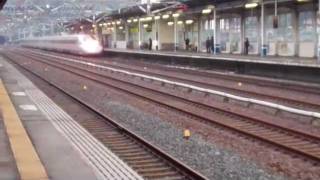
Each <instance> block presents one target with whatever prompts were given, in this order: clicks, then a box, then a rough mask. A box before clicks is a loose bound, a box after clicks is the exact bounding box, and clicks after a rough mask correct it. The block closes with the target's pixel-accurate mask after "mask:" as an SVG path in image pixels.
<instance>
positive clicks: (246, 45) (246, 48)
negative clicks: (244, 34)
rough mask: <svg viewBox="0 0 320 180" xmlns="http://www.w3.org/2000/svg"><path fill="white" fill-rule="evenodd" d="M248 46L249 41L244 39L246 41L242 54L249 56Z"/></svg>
mask: <svg viewBox="0 0 320 180" xmlns="http://www.w3.org/2000/svg"><path fill="white" fill-rule="evenodd" d="M249 46H250V42H249V39H248V38H246V40H245V41H244V54H245V55H248V54H249Z"/></svg>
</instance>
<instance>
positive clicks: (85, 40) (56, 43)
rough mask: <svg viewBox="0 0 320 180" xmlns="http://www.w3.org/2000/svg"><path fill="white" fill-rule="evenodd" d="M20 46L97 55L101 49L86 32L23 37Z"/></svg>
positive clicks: (97, 42)
mask: <svg viewBox="0 0 320 180" xmlns="http://www.w3.org/2000/svg"><path fill="white" fill-rule="evenodd" d="M20 45H21V46H22V47H28V48H36V49H43V50H49V51H57V52H65V53H71V54H77V55H98V54H101V53H102V51H103V47H102V45H101V44H100V42H99V40H98V39H97V38H95V37H94V36H92V35H88V34H75V35H62V36H48V37H38V38H30V39H25V40H22V41H21V42H20Z"/></svg>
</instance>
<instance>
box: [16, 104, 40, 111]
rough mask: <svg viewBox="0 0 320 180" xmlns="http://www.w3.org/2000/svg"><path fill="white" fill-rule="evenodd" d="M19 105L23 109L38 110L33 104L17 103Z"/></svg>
mask: <svg viewBox="0 0 320 180" xmlns="http://www.w3.org/2000/svg"><path fill="white" fill-rule="evenodd" d="M19 107H20V108H21V109H23V110H25V111H37V110H38V108H37V107H36V106H35V105H31V104H24V105H19Z"/></svg>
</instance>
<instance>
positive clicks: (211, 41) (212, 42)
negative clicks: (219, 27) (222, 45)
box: [210, 36, 214, 53]
mask: <svg viewBox="0 0 320 180" xmlns="http://www.w3.org/2000/svg"><path fill="white" fill-rule="evenodd" d="M210 44H211V52H212V53H213V52H214V39H213V36H211V40H210Z"/></svg>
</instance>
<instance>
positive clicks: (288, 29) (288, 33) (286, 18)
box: [266, 13, 294, 42]
mask: <svg viewBox="0 0 320 180" xmlns="http://www.w3.org/2000/svg"><path fill="white" fill-rule="evenodd" d="M266 41H267V42H274V41H280V42H288V41H294V33H293V17H292V14H291V13H285V14H279V15H278V28H277V29H274V28H273V15H269V16H267V19H266Z"/></svg>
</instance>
